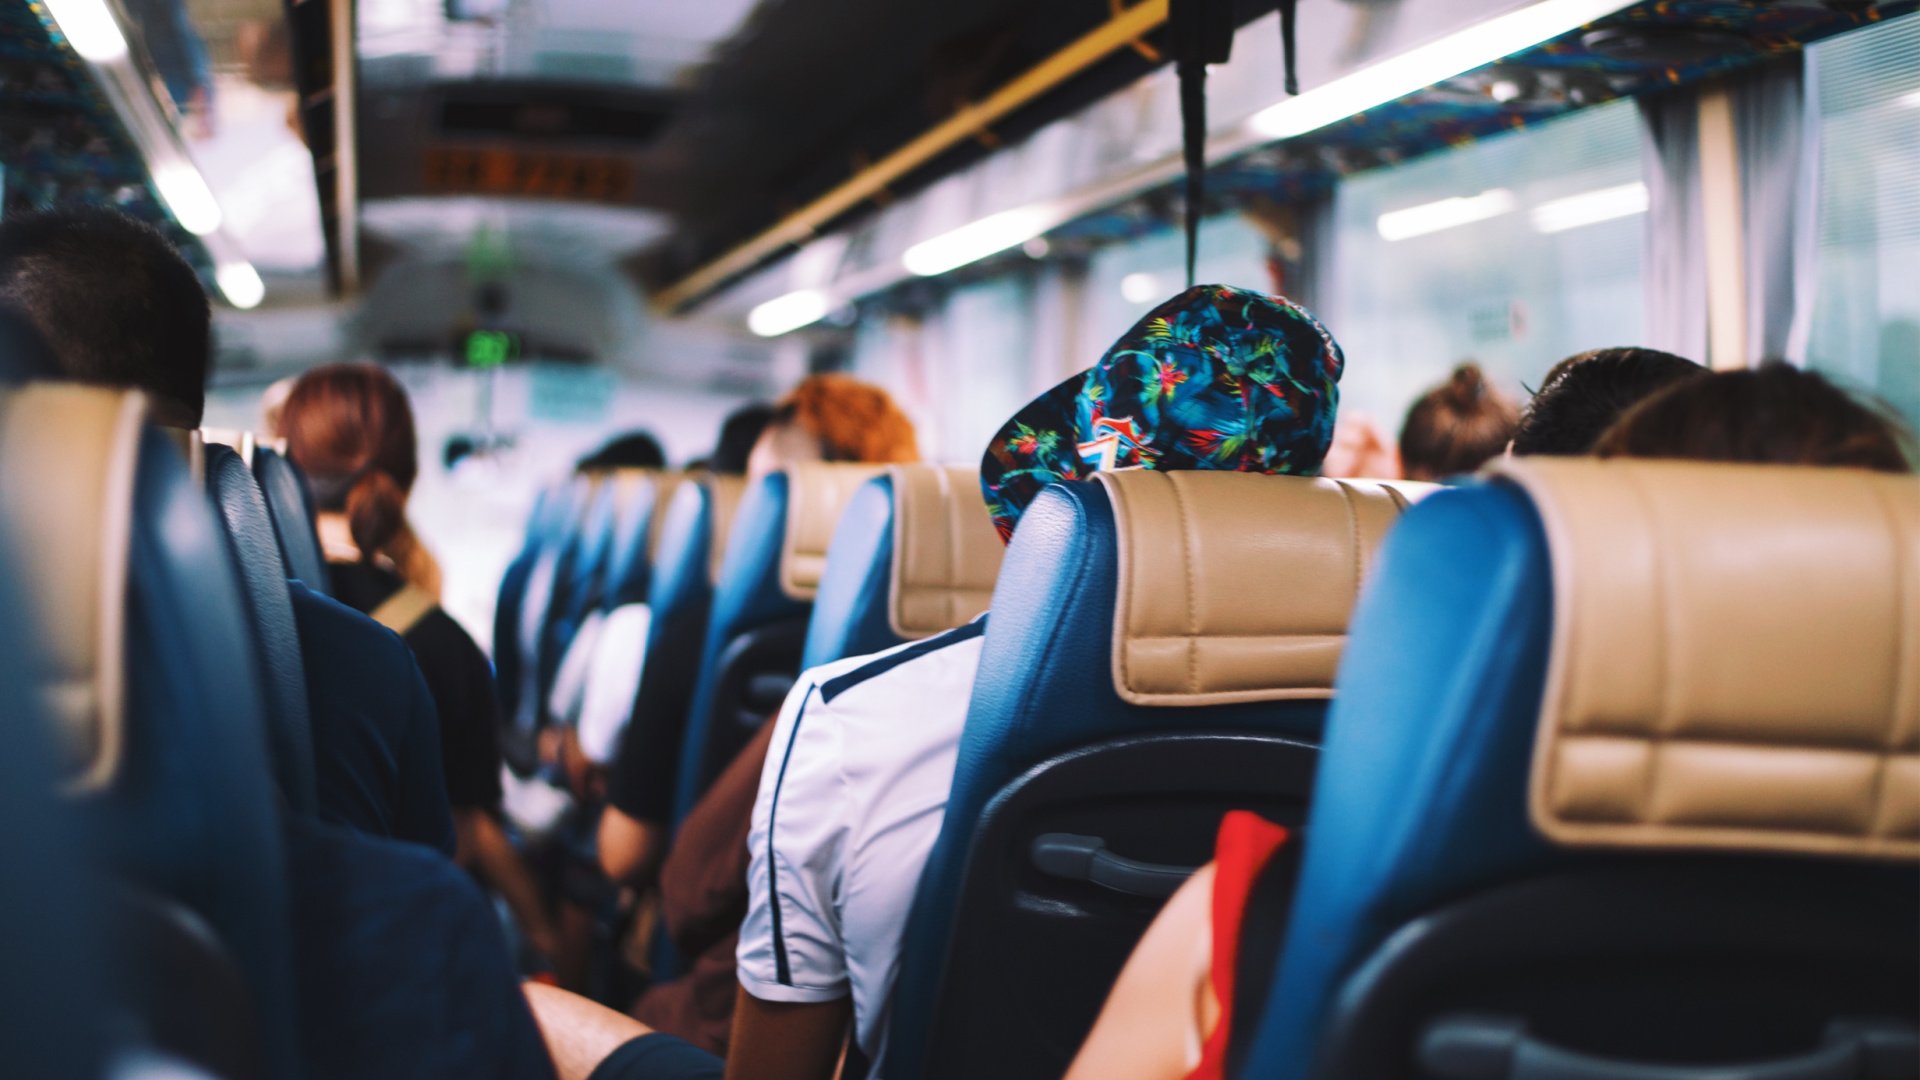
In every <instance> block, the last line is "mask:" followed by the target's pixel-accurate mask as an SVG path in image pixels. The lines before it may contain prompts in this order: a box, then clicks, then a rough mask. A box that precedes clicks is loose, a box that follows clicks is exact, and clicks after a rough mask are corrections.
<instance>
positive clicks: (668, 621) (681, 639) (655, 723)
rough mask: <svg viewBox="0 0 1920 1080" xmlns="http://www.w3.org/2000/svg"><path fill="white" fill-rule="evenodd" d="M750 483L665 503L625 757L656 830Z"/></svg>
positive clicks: (687, 492)
mask: <svg viewBox="0 0 1920 1080" xmlns="http://www.w3.org/2000/svg"><path fill="white" fill-rule="evenodd" d="M745 492H746V481H745V480H743V479H741V478H740V477H737V476H720V475H715V474H705V475H701V476H698V477H695V478H692V479H690V480H688V481H687V482H685V483H682V484H681V485H679V487H678V488H677V489H675V491H674V493H673V497H672V499H670V500H669V501H668V503H667V508H666V513H665V522H664V524H663V525H662V528H661V534H660V550H659V557H658V559H656V560H655V563H656V564H655V567H654V572H653V574H652V580H651V581H650V582H649V584H648V588H647V607H648V608H649V609H650V613H651V614H650V620H651V621H650V623H649V625H648V627H647V645H646V658H645V661H644V663H643V665H642V667H641V670H640V678H639V684H638V686H639V688H638V689H637V690H636V691H635V693H634V700H633V708H632V710H631V713H630V719H629V720H628V723H627V726H626V731H625V732H624V733H623V734H622V735H621V736H620V749H619V757H620V759H621V760H622V761H623V762H629V763H631V766H630V769H629V771H630V772H631V773H632V775H633V781H632V783H633V785H634V786H635V788H636V789H643V790H637V791H636V792H635V796H636V797H637V798H638V799H639V800H640V802H642V803H644V804H645V805H646V806H647V808H648V810H649V813H647V814H641V815H638V816H641V817H647V818H651V817H652V815H653V814H657V815H658V824H661V825H666V824H669V823H670V821H671V820H672V813H673V786H674V778H675V776H676V774H677V771H678V769H679V767H680V745H681V741H682V739H683V738H684V737H685V734H686V720H687V710H688V708H689V706H691V705H692V703H693V694H694V684H695V680H696V677H697V675H698V672H699V663H700V649H701V647H702V645H703V644H704V643H705V641H706V633H707V618H708V615H709V614H710V613H711V612H712V607H713V594H714V587H715V581H716V578H717V575H718V571H719V564H720V558H721V557H720V556H719V555H717V554H715V553H716V552H719V551H724V550H725V548H726V544H727V539H728V537H729V535H730V534H731V532H732V529H733V522H734V518H735V517H736V515H737V513H738V510H739V506H740V501H741V498H742V496H743V495H744V494H745Z"/></svg>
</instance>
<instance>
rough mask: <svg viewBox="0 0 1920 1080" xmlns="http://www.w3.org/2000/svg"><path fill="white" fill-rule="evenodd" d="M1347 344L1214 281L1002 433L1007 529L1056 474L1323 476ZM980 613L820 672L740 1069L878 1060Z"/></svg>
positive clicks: (759, 921) (769, 818)
mask: <svg viewBox="0 0 1920 1080" xmlns="http://www.w3.org/2000/svg"><path fill="white" fill-rule="evenodd" d="M1342 366H1343V360H1342V358H1341V353H1340V349H1339V346H1338V345H1336V344H1335V343H1334V341H1333V338H1332V337H1331V336H1330V335H1329V334H1328V333H1327V331H1326V330H1325V328H1323V327H1322V326H1321V325H1320V324H1319V323H1318V322H1317V321H1316V320H1315V319H1314V318H1313V316H1311V315H1310V314H1308V313H1307V312H1306V311H1305V310H1303V309H1301V308H1299V307H1297V306H1295V305H1294V304H1292V303H1290V302H1288V301H1286V300H1283V299H1279V298H1276V297H1269V296H1264V295H1261V294H1258V293H1253V292H1248V291H1244V290H1240V289H1233V288H1226V287H1221V286H1203V287H1199V288H1194V289H1189V290H1187V291H1186V292H1184V293H1181V294H1180V295H1178V296H1176V297H1174V298H1172V299H1171V300H1168V301H1166V302H1165V303H1162V304H1160V305H1159V306H1158V307H1156V308H1155V309H1154V310H1153V311H1152V312H1150V313H1149V314H1148V315H1147V316H1146V317H1145V318H1143V319H1142V320H1141V321H1140V322H1139V323H1138V324H1137V325H1135V326H1134V327H1133V328H1132V329H1131V330H1129V331H1128V332H1127V333H1126V334H1124V335H1122V336H1121V338H1120V339H1119V341H1117V342H1115V344H1114V345H1113V347H1112V348H1111V349H1109V350H1108V351H1107V353H1106V355H1105V356H1104V357H1102V358H1101V360H1100V362H1099V363H1098V364H1096V365H1095V366H1094V367H1093V368H1091V369H1090V370H1088V371H1086V372H1084V373H1082V374H1080V375H1076V376H1074V377H1073V378H1071V379H1068V380H1067V381H1066V382H1064V383H1062V384H1061V385H1059V386H1057V387H1055V388H1054V389H1053V390H1051V391H1049V392H1047V393H1046V394H1045V395H1043V396H1042V397H1040V398H1039V399H1038V400H1036V401H1034V402H1033V403H1032V404H1030V405H1028V406H1027V407H1026V408H1025V409H1023V410H1021V412H1020V413H1019V414H1018V415H1016V416H1015V417H1014V418H1013V419H1012V420H1011V421H1010V422H1009V423H1008V424H1007V425H1006V427H1004V428H1002V429H1001V431H1000V432H999V434H997V435H996V436H994V438H993V441H992V442H991V443H990V444H989V445H988V448H987V453H986V456H985V458H984V460H983V461H982V463H981V484H982V489H983V493H984V495H985V497H986V502H987V506H988V509H989V512H990V514H991V515H992V517H993V520H994V524H995V526H996V527H997V528H998V529H999V531H1000V533H1001V535H1002V536H1003V537H1010V536H1011V535H1012V533H1013V530H1014V528H1015V526H1016V525H1017V523H1018V521H1019V519H1020V516H1021V514H1022V512H1023V511H1024V510H1025V509H1026V507H1027V505H1028V504H1029V503H1030V502H1031V501H1032V500H1033V498H1034V497H1035V496H1036V495H1038V494H1039V493H1040V491H1041V490H1042V489H1043V488H1045V487H1046V486H1047V485H1049V484H1051V483H1053V482H1055V481H1059V480H1068V479H1084V478H1086V477H1089V476H1091V475H1093V474H1094V473H1095V472H1097V471H1100V470H1103V469H1120V468H1138V467H1152V468H1155V469H1163V470H1167V469H1224V470H1237V471H1242V472H1261V473H1293V474H1299V475H1312V474H1314V473H1315V472H1317V471H1318V469H1319V467H1320V462H1321V459H1322V458H1323V457H1324V455H1325V454H1326V452H1327V446H1328V444H1329V443H1330V442H1331V441H1332V437H1333V422H1334V412H1335V405H1336V403H1337V401H1338V381H1339V378H1340V373H1341V368H1342ZM985 630H986V624H985V621H984V620H976V621H975V622H973V623H970V624H968V625H967V626H964V627H961V628H960V629H957V630H953V631H950V632H948V633H946V634H943V635H940V636H938V637H934V638H930V639H927V640H925V641H920V642H914V643H911V644H907V645H903V646H900V647H899V648H895V649H890V650H888V651H886V652H883V653H880V654H877V655H874V656H864V657H854V658H851V659H847V660H843V661H839V662H837V663H832V664H827V665H824V666H822V667H819V668H815V669H813V670H811V671H808V672H806V673H805V674H804V675H802V676H801V678H800V681H799V682H798V683H797V684H796V685H795V686H794V688H793V691H792V693H791V694H789V695H788V697H787V700H786V704H785V706H784V707H783V708H782V709H781V712H780V717H779V719H778V721H777V722H776V726H775V728H774V731H773V734H772V746H773V750H772V751H771V752H770V753H769V754H768V756H767V762H766V767H765V769H764V771H763V772H762V774H761V779H760V790H759V796H758V799H757V801H756V803H755V805H754V808H753V815H752V832H751V839H750V843H749V845H748V848H749V851H750V852H751V870H750V876H749V885H750V888H751V893H750V897H751V899H750V904H749V907H748V911H747V917H746V921H745V922H744V923H743V924H742V926H741V931H740V949H739V980H740V996H739V1004H738V1007H737V1011H736V1013H735V1019H734V1032H733V1039H732V1045H731V1048H730V1050H729V1055H728V1063H727V1064H728V1075H729V1076H733V1077H745V1078H758V1077H772V1076H783V1077H784V1076H828V1075H831V1074H832V1072H833V1070H834V1067H835V1064H836V1063H837V1062H838V1060H839V1058H840V1054H841V1051H842V1048H843V1047H844V1046H846V1044H847V1038H846V1036H847V1023H848V1020H849V1019H851V1020H852V1021H853V1029H854V1042H853V1053H855V1054H857V1055H859V1056H864V1057H865V1059H866V1060H868V1061H870V1062H880V1061H882V1060H883V1054H884V1048H885V1042H886V1002H887V998H888V996H889V994H890V993H891V990H892V987H893V982H894V977H895V973H896V971H897V968H898V964H899V949H900V936H901V932H902V930H903V929H904V924H905V922H906V917H907V910H908V908H909V907H910V905H911V903H912V900H913V893H914V889H915V886H916V885H917V884H918V882H919V879H920V874H921V870H922V868H923V867H924V865H925V862H926V858H927V853H928V851H929V849H930V848H931V847H932V845H933V842H934V839H935V837H936V836H937V835H938V833H939V830H940V823H941V817H942V814H943V813H944V811H945V808H946V799H947V793H948V790H949V788H950V786H951V784H952V778H953V768H954V756H955V753H956V752H957V749H958V746H959V742H960V736H961V731H962V728H963V727H964V726H965V722H966V712H967V701H968V698H969V696H970V694H971V691H972V688H973V681H974V674H975V671H976V669H977V667H978V664H979V662H980V652H981V640H982V635H983V634H984V632H985Z"/></svg>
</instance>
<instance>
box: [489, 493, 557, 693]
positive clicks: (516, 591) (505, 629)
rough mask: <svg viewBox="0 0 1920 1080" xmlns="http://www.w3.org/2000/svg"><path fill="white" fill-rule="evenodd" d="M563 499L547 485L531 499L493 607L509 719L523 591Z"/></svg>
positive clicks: (498, 674)
mask: <svg viewBox="0 0 1920 1080" xmlns="http://www.w3.org/2000/svg"><path fill="white" fill-rule="evenodd" d="M565 500H566V489H565V487H563V486H562V485H560V484H548V485H547V486H545V487H543V488H541V489H540V491H539V493H538V494H537V495H535V496H534V500H533V507H532V509H531V510H530V511H529V512H528V514H527V530H526V536H525V537H524V538H523V539H522V541H521V544H520V550H519V551H518V552H516V553H515V554H514V557H513V561H512V562H510V563H508V564H507V568H506V570H505V571H504V572H503V573H501V575H500V591H499V593H498V594H497V595H496V597H495V599H494V605H493V681H494V686H495V688H496V693H497V695H498V697H499V699H500V704H501V708H502V710H503V711H504V712H505V713H506V715H507V716H508V718H509V719H511V718H512V717H513V715H514V711H515V709H517V708H518V705H519V702H520V675H521V672H522V670H523V667H522V664H521V660H520V627H521V621H522V611H523V608H524V606H525V602H526V592H527V588H528V585H529V583H530V582H531V579H532V576H533V568H534V565H535V564H536V563H537V562H539V560H540V555H541V552H543V551H544V550H546V546H547V543H548V540H549V537H550V535H551V534H552V532H553V531H554V529H555V527H556V524H557V521H558V519H559V517H560V514H561V508H562V504H563V503H564V502H565Z"/></svg>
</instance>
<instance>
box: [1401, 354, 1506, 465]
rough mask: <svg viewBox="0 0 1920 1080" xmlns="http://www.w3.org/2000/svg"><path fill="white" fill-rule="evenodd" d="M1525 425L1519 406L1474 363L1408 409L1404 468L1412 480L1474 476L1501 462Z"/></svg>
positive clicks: (1404, 427)
mask: <svg viewBox="0 0 1920 1080" xmlns="http://www.w3.org/2000/svg"><path fill="white" fill-rule="evenodd" d="M1519 425H1520V409H1519V407H1518V406H1516V405H1515V404H1514V403H1513V402H1512V401H1510V400H1509V399H1508V398H1507V396H1506V395H1505V394H1502V393H1501V392H1500V391H1499V390H1497V389H1495V388H1494V387H1493V386H1492V385H1491V384H1489V383H1488V382H1487V375H1486V372H1484V371H1481V370H1480V365H1479V364H1476V363H1474V362H1473V361H1471V360H1469V361H1467V362H1466V363H1464V364H1461V365H1460V366H1458V367H1456V368H1454V369H1453V374H1451V375H1449V376H1447V381H1446V382H1443V383H1441V384H1440V385H1439V386H1436V387H1434V388H1433V389H1431V390H1428V391H1427V392H1426V393H1424V394H1422V395H1420V397H1419V399H1418V400H1416V401H1415V402H1414V403H1413V407H1412V408H1411V409H1408V410H1407V419H1406V423H1404V424H1402V425H1401V427H1400V467H1401V469H1403V470H1404V471H1405V474H1406V478H1407V479H1409V480H1440V479H1444V478H1446V477H1449V476H1460V475H1463V474H1465V473H1470V472H1472V471H1474V470H1475V469H1478V468H1479V467H1480V466H1482V465H1484V464H1486V463H1487V462H1488V461H1490V460H1492V459H1493V458H1496V457H1499V456H1500V454H1501V453H1502V452H1503V451H1505V450H1506V448H1507V443H1509V442H1511V441H1512V440H1513V432H1514V429H1515V428H1517V427H1518V426H1519Z"/></svg>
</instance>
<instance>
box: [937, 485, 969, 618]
mask: <svg viewBox="0 0 1920 1080" xmlns="http://www.w3.org/2000/svg"><path fill="white" fill-rule="evenodd" d="M934 475H935V478H936V479H937V480H938V481H939V484H940V524H941V526H942V527H943V531H944V532H945V534H946V538H947V580H946V586H947V589H946V601H947V619H946V621H948V622H950V623H954V624H956V625H957V624H958V623H959V622H960V620H961V619H963V618H966V615H965V613H963V612H962V611H961V610H960V592H959V589H960V544H961V536H962V534H961V532H960V529H961V527H962V526H961V521H960V515H961V514H962V513H964V512H965V509H964V508H963V507H961V506H960V504H959V500H958V499H956V498H954V493H953V477H952V476H950V475H948V473H947V470H945V469H938V470H935V473H934Z"/></svg>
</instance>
